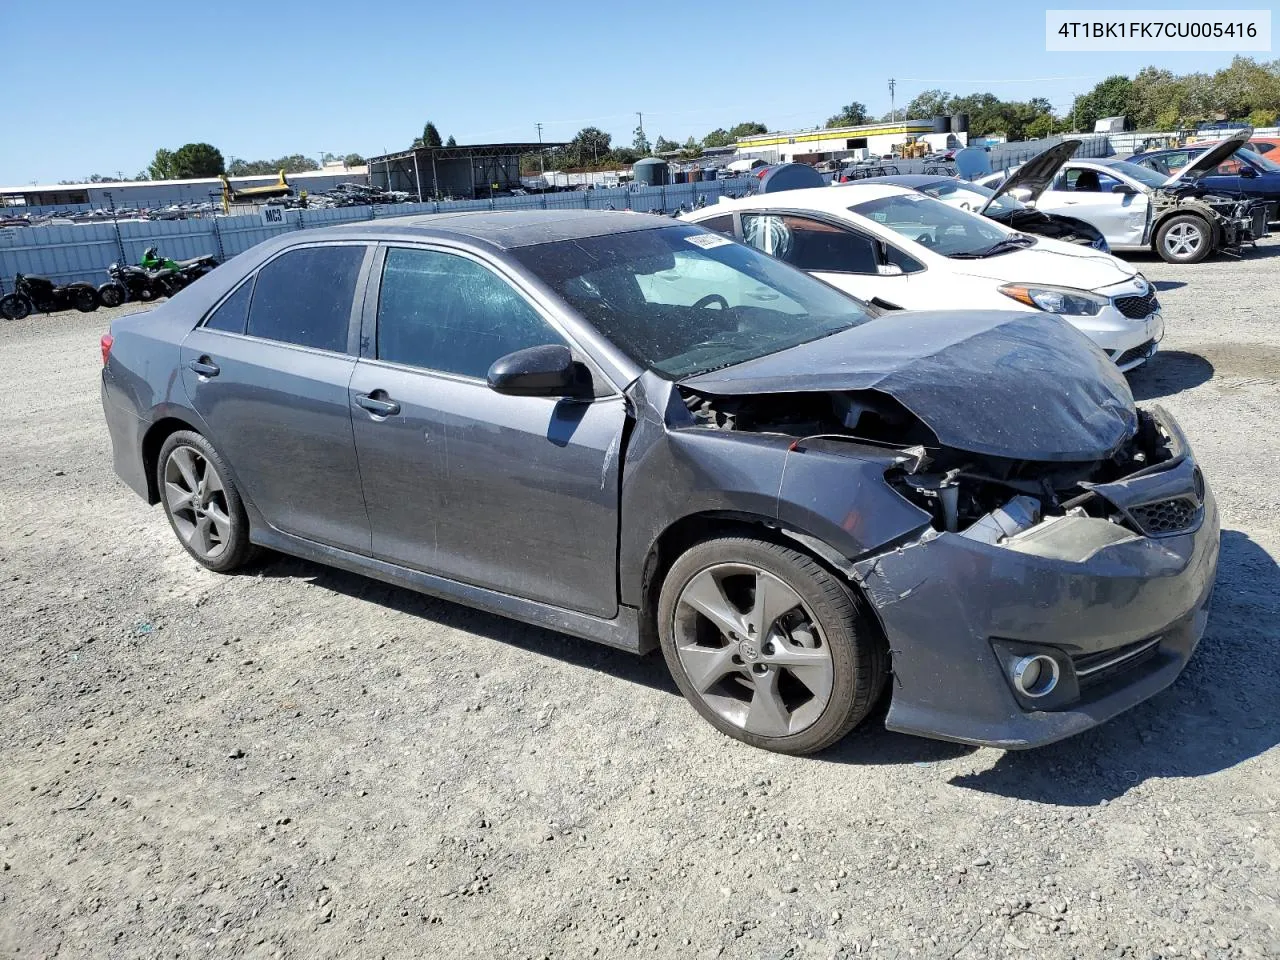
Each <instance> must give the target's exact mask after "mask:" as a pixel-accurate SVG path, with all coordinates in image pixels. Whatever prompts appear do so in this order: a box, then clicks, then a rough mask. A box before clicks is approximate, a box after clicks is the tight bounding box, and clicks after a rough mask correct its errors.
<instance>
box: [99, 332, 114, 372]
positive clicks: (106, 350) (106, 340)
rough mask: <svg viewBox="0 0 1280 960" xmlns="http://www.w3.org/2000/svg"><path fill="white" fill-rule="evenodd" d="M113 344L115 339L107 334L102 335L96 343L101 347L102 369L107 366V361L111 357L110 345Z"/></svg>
mask: <svg viewBox="0 0 1280 960" xmlns="http://www.w3.org/2000/svg"><path fill="white" fill-rule="evenodd" d="M115 342H116V338H115V337H113V336H112V335H111V334H109V333H104V334H103V335H102V339H101V340H99V341H98V344H99V346H101V347H102V365H103V366H104V367H105V366H106V365H107V360H109V359H110V357H111V345H112V344H113V343H115Z"/></svg>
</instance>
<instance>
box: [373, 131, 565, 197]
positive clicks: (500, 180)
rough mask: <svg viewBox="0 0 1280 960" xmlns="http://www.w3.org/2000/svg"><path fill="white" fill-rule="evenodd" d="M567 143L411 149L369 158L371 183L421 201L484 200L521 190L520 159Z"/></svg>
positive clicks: (479, 144) (497, 144) (474, 145)
mask: <svg viewBox="0 0 1280 960" xmlns="http://www.w3.org/2000/svg"><path fill="white" fill-rule="evenodd" d="M564 146H568V144H566V143H477V144H469V145H466V146H453V147H412V148H410V149H408V150H400V151H398V152H396V153H388V154H384V155H382V156H380V157H370V158H369V182H370V183H371V184H372V185H373V186H375V187H382V188H384V189H386V190H401V191H403V192H405V193H408V194H410V195H412V196H414V197H415V198H417V199H420V200H431V199H433V198H435V197H453V198H455V199H458V200H472V199H483V198H485V197H490V196H494V195H496V194H506V193H509V192H510V191H512V190H519V189H522V188H523V184H522V183H521V182H520V157H521V156H522V155H523V154H526V153H532V152H534V151H537V150H540V149H541V150H550V149H553V148H555V147H564Z"/></svg>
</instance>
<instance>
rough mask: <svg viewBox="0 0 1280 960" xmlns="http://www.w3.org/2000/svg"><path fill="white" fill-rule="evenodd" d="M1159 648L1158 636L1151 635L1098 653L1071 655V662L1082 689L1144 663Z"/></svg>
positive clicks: (1103, 681)
mask: <svg viewBox="0 0 1280 960" xmlns="http://www.w3.org/2000/svg"><path fill="white" fill-rule="evenodd" d="M1159 650H1160V638H1159V637H1151V638H1148V639H1146V640H1139V641H1137V642H1136V643H1130V644H1126V645H1125V646H1123V647H1113V648H1112V649H1110V650H1102V651H1100V652H1098V653H1086V654H1084V655H1083V656H1079V657H1072V658H1071V664H1072V666H1074V667H1075V671H1076V678H1077V680H1078V681H1079V683H1080V689H1082V690H1083V689H1086V688H1088V687H1092V686H1096V685H1097V684H1099V683H1105V682H1106V681H1107V680H1110V679H1112V678H1113V677H1115V676H1118V675H1119V674H1121V673H1127V672H1128V671H1130V670H1132V669H1133V668H1134V667H1137V666H1139V665H1141V664H1143V663H1146V662H1147V661H1148V660H1150V659H1151V658H1152V657H1154V656H1155V655H1156V654H1157V653H1158V652H1159Z"/></svg>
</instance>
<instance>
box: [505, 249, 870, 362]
mask: <svg viewBox="0 0 1280 960" xmlns="http://www.w3.org/2000/svg"><path fill="white" fill-rule="evenodd" d="M512 255H513V256H514V257H515V258H516V259H517V260H519V261H520V262H521V263H523V264H524V265H525V267H527V268H528V269H529V270H530V271H532V272H533V274H534V275H536V276H537V277H538V278H539V279H541V280H542V281H543V282H544V283H546V284H547V285H548V286H550V287H551V288H552V289H553V290H554V291H555V292H556V293H557V294H558V295H559V296H561V297H562V298H563V299H564V300H565V301H567V302H568V303H569V304H570V305H571V306H572V307H573V308H574V309H576V310H577V311H578V312H579V313H581V314H582V316H583V317H584V318H586V319H587V320H588V321H589V322H590V323H591V324H592V325H593V326H594V327H595V328H596V329H597V330H599V331H600V332H601V333H602V334H603V335H604V336H605V337H607V338H608V339H609V340H611V341H612V342H613V343H614V344H616V345H617V346H618V348H619V349H621V350H622V351H623V352H624V353H626V354H627V356H629V357H631V359H632V360H634V361H635V362H636V363H639V364H640V365H642V366H644V367H646V368H648V369H651V370H654V371H656V372H658V373H659V374H662V375H663V376H666V377H668V378H671V379H679V378H681V377H687V376H691V375H692V374H695V373H704V372H706V371H708V370H716V369H719V368H721V367H727V366H731V365H733V364H735V363H743V362H744V361H747V360H754V359H755V358H756V357H763V356H765V355H766V354H770V353H776V352H777V351H779V350H785V349H787V348H788V347H794V346H796V345H798V344H801V343H806V342H808V341H810V340H817V339H818V338H820V337H826V336H829V335H831V334H833V333H839V332H840V331H841V330H848V329H849V328H850V327H856V326H858V325H859V324H863V323H866V322H867V321H868V320H870V319H872V318H873V317H874V316H877V315H878V314H877V313H876V312H875V311H873V310H872V309H871V308H869V307H867V306H866V305H864V304H862V303H860V302H859V301H857V300H854V299H853V298H852V297H847V296H845V295H844V294H842V293H840V292H839V291H837V290H835V289H834V288H832V287H829V286H827V285H826V284H825V283H822V282H821V281H819V280H814V279H813V278H812V277H809V276H808V275H806V274H804V273H801V272H800V271H799V270H796V269H794V268H792V267H789V266H787V265H786V264H784V263H780V262H779V261H777V260H775V259H773V258H772V257H769V256H766V255H765V254H763V253H759V252H757V251H755V250H753V249H751V248H750V247H745V246H742V245H741V244H739V243H736V242H735V241H733V240H730V239H729V238H728V237H724V236H721V235H719V234H714V233H707V232H706V231H704V230H701V229H699V228H698V227H695V226H692V225H674V224H673V225H672V226H669V227H660V228H658V229H656V230H637V231H635V232H633V233H621V234H612V235H606V236H601V237H587V238H584V239H581V240H561V241H557V242H554V243H543V244H537V245H535V246H530V247H521V248H517V249H515V250H513V251H512Z"/></svg>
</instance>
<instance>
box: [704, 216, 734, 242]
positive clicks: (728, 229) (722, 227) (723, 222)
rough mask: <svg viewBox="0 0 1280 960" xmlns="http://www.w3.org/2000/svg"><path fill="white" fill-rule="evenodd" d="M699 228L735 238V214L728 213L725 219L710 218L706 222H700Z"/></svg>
mask: <svg viewBox="0 0 1280 960" xmlns="http://www.w3.org/2000/svg"><path fill="white" fill-rule="evenodd" d="M698 226H700V227H702V228H703V229H704V230H714V231H716V232H717V233H724V234H728V235H729V236H731V237H732V236H733V214H732V213H727V214H725V215H724V216H723V217H708V218H707V219H706V220H699V221H698Z"/></svg>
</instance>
